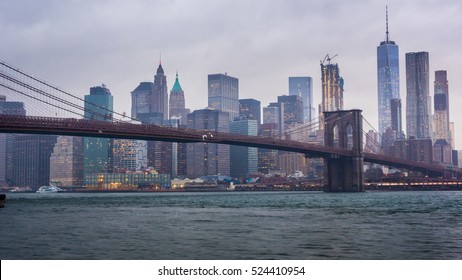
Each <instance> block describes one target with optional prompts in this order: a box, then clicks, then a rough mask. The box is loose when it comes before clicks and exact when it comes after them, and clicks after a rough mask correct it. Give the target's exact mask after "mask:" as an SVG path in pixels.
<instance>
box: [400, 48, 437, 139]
mask: <svg viewBox="0 0 462 280" xmlns="http://www.w3.org/2000/svg"><path fill="white" fill-rule="evenodd" d="M429 74H430V73H429V59H428V52H412V53H406V89H407V95H406V133H407V137H408V138H411V137H415V138H416V139H424V138H431V136H432V133H431V132H432V122H431V118H430V116H431V113H430V112H431V108H430V103H431V102H430V101H431V100H430V91H429V85H430V84H429Z"/></svg>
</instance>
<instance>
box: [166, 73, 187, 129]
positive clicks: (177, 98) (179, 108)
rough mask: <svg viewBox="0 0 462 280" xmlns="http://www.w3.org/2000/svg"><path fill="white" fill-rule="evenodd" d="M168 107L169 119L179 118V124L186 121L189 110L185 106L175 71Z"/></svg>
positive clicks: (183, 123)
mask: <svg viewBox="0 0 462 280" xmlns="http://www.w3.org/2000/svg"><path fill="white" fill-rule="evenodd" d="M169 109H170V118H171V119H179V120H180V124H181V125H186V124H187V123H188V114H189V113H190V110H189V109H186V106H185V99H184V91H183V89H182V88H181V85H180V82H179V81H178V73H176V78H175V83H174V84H173V88H172V90H171V91H170V99H169Z"/></svg>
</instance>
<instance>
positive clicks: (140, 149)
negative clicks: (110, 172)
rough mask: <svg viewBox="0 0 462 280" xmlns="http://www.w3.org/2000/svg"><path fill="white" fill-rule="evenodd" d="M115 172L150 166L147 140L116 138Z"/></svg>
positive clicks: (114, 149) (141, 169)
mask: <svg viewBox="0 0 462 280" xmlns="http://www.w3.org/2000/svg"><path fill="white" fill-rule="evenodd" d="M113 146H114V147H113V154H114V160H113V165H114V172H124V171H143V170H146V168H147V167H148V158H147V141H144V140H131V139H114V145H113Z"/></svg>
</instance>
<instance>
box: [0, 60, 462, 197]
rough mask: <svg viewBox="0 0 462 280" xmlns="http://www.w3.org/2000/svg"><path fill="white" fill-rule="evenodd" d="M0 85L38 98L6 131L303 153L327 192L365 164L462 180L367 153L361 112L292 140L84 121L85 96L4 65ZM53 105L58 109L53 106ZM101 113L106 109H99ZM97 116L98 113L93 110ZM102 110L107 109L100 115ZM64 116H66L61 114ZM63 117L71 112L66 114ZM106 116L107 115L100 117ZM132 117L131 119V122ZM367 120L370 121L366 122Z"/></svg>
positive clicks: (1, 121) (338, 115)
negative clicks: (310, 138)
mask: <svg viewBox="0 0 462 280" xmlns="http://www.w3.org/2000/svg"><path fill="white" fill-rule="evenodd" d="M0 66H1V71H0V89H1V93H3V94H4V93H6V94H8V95H9V96H12V98H15V97H16V98H18V99H19V100H21V101H24V102H27V101H29V102H33V104H34V108H41V107H43V108H44V109H41V110H37V109H36V112H37V115H36V116H30V115H29V116H19V115H0V132H2V133H22V134H49V135H70V136H82V137H106V138H117V139H139V140H148V141H151V140H155V141H167V142H182V143H198V142H204V143H214V144H222V145H237V146H246V147H256V148H266V149H272V150H279V151H288V152H295V153H301V154H304V155H306V156H307V157H310V158H323V159H324V166H325V167H324V170H325V172H324V181H325V183H324V185H325V190H326V191H332V192H344V191H346V192H358V191H364V174H363V170H364V167H363V164H364V162H369V163H375V164H380V165H384V166H391V167H396V168H400V169H406V170H412V171H418V172H421V173H423V174H425V175H426V176H428V177H451V178H461V177H462V170H461V169H459V168H448V167H443V166H440V165H436V164H428V163H423V162H416V161H411V160H407V159H402V158H398V157H392V156H388V155H384V154H383V153H369V152H364V151H363V138H364V134H365V132H364V131H363V121H364V118H363V116H362V114H361V113H362V111H361V110H358V109H356V110H348V111H335V112H324V117H323V120H322V124H321V125H322V127H323V129H324V145H318V144H311V143H307V142H303V141H294V140H290V137H285V138H284V139H282V137H262V136H247V135H241V134H232V133H226V132H217V131H211V130H194V129H189V128H175V127H166V126H160V125H153V124H146V123H134V122H133V120H131V119H130V118H127V117H126V116H125V114H124V113H117V112H113V111H110V112H107V114H105V115H106V116H108V117H105V119H104V120H97V119H84V118H83V116H84V113H85V110H88V109H86V107H85V106H82V105H83V102H85V101H84V100H82V99H81V98H79V97H77V96H74V95H72V94H70V93H68V92H66V91H64V90H62V89H59V88H58V87H55V86H53V85H50V84H49V83H47V82H45V81H42V80H39V79H37V78H35V77H33V76H32V75H29V74H26V73H24V72H22V71H20V70H18V69H16V68H15V67H12V66H10V65H8V64H6V63H3V62H2V63H1V65H0ZM49 108H52V109H49ZM99 112H100V110H99ZM93 113H95V114H97V113H98V112H93ZM99 114H101V113H99ZM58 115H59V116H60V117H58ZM61 115H65V116H64V117H61ZM99 119H101V118H99ZM127 119H128V120H127ZM366 121H367V120H366Z"/></svg>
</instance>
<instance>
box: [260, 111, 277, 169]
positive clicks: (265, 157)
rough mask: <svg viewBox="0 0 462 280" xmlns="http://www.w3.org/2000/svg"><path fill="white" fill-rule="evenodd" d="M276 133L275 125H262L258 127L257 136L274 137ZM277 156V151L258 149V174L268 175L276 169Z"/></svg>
mask: <svg viewBox="0 0 462 280" xmlns="http://www.w3.org/2000/svg"><path fill="white" fill-rule="evenodd" d="M265 108H267V107H265ZM275 108H277V107H275ZM278 133H279V128H278V124H277V123H263V124H262V125H261V126H260V131H259V133H258V135H260V136H262V137H274V135H278ZM278 154H279V153H278V151H277V150H271V149H264V148H258V172H259V173H263V174H268V173H269V172H270V171H272V170H276V169H278V166H279V157H278Z"/></svg>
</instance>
